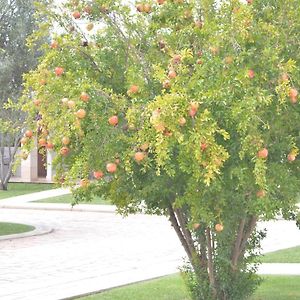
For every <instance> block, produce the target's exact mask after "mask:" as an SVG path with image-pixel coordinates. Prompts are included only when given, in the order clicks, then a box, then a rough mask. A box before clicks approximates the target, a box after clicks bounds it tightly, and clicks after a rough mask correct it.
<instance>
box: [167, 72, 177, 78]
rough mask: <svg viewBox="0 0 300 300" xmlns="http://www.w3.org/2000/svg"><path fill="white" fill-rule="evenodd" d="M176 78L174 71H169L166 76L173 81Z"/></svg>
mask: <svg viewBox="0 0 300 300" xmlns="http://www.w3.org/2000/svg"><path fill="white" fill-rule="evenodd" d="M176 76H177V73H176V72H175V71H174V70H171V71H170V72H169V74H168V77H169V78H170V79H174V78H176Z"/></svg>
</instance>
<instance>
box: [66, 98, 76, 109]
mask: <svg viewBox="0 0 300 300" xmlns="http://www.w3.org/2000/svg"><path fill="white" fill-rule="evenodd" d="M67 104H68V107H69V108H74V107H75V105H76V104H75V102H74V101H73V100H69V101H67Z"/></svg>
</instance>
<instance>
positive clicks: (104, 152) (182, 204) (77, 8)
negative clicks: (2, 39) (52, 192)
mask: <svg viewBox="0 0 300 300" xmlns="http://www.w3.org/2000/svg"><path fill="white" fill-rule="evenodd" d="M39 14H40V16H41V17H42V16H44V15H46V16H47V18H48V20H49V22H48V23H47V24H46V25H44V24H43V25H42V26H41V27H40V30H39V31H38V32H37V33H36V35H34V36H33V37H32V41H31V42H32V43H33V44H34V43H35V41H36V40H38V39H39V38H40V37H42V36H46V35H47V34H48V31H49V30H50V29H51V26H53V24H55V25H54V26H59V28H60V29H61V32H60V33H59V34H58V33H57V34H54V35H53V41H52V43H51V44H50V45H43V49H44V50H45V55H44V57H43V59H42V60H41V62H40V64H39V66H38V68H37V70H35V71H34V72H31V73H30V74H29V75H28V76H26V88H27V91H28V92H29V91H31V89H32V90H33V91H34V93H35V94H34V95H35V99H38V100H39V101H38V105H34V103H32V101H28V99H27V95H26V94H25V96H24V97H23V102H22V105H23V109H24V110H25V111H27V112H29V113H30V114H31V116H32V120H34V119H35V116H36V115H37V114H39V116H40V118H39V120H38V122H37V125H36V122H33V125H32V126H33V127H32V128H33V129H34V130H35V129H36V128H37V127H38V131H39V132H41V137H40V138H41V139H45V140H47V141H48V143H51V144H53V145H54V149H55V151H56V152H57V153H58V155H57V157H56V161H55V163H56V170H57V180H58V181H59V182H61V183H63V184H64V185H70V186H75V185H76V184H77V183H78V182H80V188H79V189H77V190H75V191H74V192H75V194H77V195H79V196H78V197H77V199H80V198H82V197H84V196H86V197H91V195H92V194H104V195H107V196H108V197H109V198H110V199H111V200H112V201H113V203H115V204H116V205H117V206H118V209H119V211H120V212H122V213H123V214H128V213H133V212H137V211H139V210H141V209H142V210H144V211H146V212H148V213H158V214H165V215H167V216H169V218H170V221H171V222H172V225H173V227H174V229H175V230H176V232H177V234H178V236H179V238H180V240H181V242H182V244H183V246H184V247H185V250H186V252H187V254H188V257H189V260H190V263H191V267H192V270H193V272H194V273H193V274H194V275H192V277H193V276H195V278H196V282H197V284H196V285H195V286H196V287H197V290H198V291H197V292H196V294H195V295H196V296H195V298H196V299H243V298H245V297H247V296H248V295H249V294H251V293H252V292H253V290H254V288H255V286H256V284H257V283H258V280H257V278H256V276H255V275H254V274H255V271H256V263H257V255H258V253H259V251H258V249H259V247H260V243H259V242H260V240H261V238H263V236H264V234H262V233H259V232H256V231H255V227H256V222H257V220H258V219H266V220H269V219H272V218H274V217H276V215H277V214H279V213H281V212H282V213H283V215H284V216H285V217H287V218H290V216H291V215H294V216H295V214H296V212H297V209H296V205H295V204H296V197H297V192H298V191H297V189H298V186H299V179H300V178H299V160H298V159H297V155H298V151H299V150H298V147H299V122H297V121H298V120H299V103H298V92H297V89H298V88H299V85H300V83H299V80H300V76H299V51H298V47H299V36H298V32H299V26H300V22H299V20H300V18H299V17H300V9H299V1H297V0H291V1H289V2H288V3H286V1H283V0H277V1H268V3H266V1H262V0H253V1H250V0H249V1H247V3H244V2H242V1H238V0H230V1H212V0H206V1H196V0H194V1H192V0H191V1H183V0H172V1H171V0H168V1H147V3H146V2H145V3H136V7H132V6H130V5H129V4H124V3H123V2H121V1H108V0H94V1H67V2H66V4H65V6H64V7H57V6H56V5H55V4H54V3H53V2H51V1H47V2H45V3H44V4H43V3H40V4H39ZM83 93H86V94H88V99H86V98H87V97H83V96H82V95H83ZM35 103H36V102H35ZM36 126H37V127H36ZM64 137H67V138H69V140H70V143H68V144H67V145H66V144H64V143H63V142H62V141H63V140H62V139H63V138H64ZM95 171H97V172H98V174H100V173H101V174H102V175H103V176H102V175H101V176H98V175H97V176H95V173H94V177H96V179H97V180H93V172H95ZM215 225H216V226H215ZM199 228H200V229H199ZM223 229H224V230H223ZM251 263H254V264H251ZM250 266H252V267H250ZM203 278H205V281H203ZM201 280H202V281H201ZM200 282H205V284H204V285H202V286H200V288H199V284H200Z"/></svg>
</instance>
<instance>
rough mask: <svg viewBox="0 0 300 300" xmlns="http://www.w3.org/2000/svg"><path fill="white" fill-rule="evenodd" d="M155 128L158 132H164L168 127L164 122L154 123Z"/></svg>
mask: <svg viewBox="0 0 300 300" xmlns="http://www.w3.org/2000/svg"><path fill="white" fill-rule="evenodd" d="M154 128H155V130H156V131H157V132H164V131H165V129H166V127H165V125H164V124H163V123H158V124H156V125H154Z"/></svg>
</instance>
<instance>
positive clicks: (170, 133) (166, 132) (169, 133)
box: [164, 129, 173, 136]
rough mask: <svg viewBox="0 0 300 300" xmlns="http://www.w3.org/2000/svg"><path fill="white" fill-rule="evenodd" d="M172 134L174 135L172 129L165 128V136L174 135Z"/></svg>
mask: <svg viewBox="0 0 300 300" xmlns="http://www.w3.org/2000/svg"><path fill="white" fill-rule="evenodd" d="M172 135H173V133H172V131H170V130H167V129H165V131H164V136H172Z"/></svg>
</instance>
